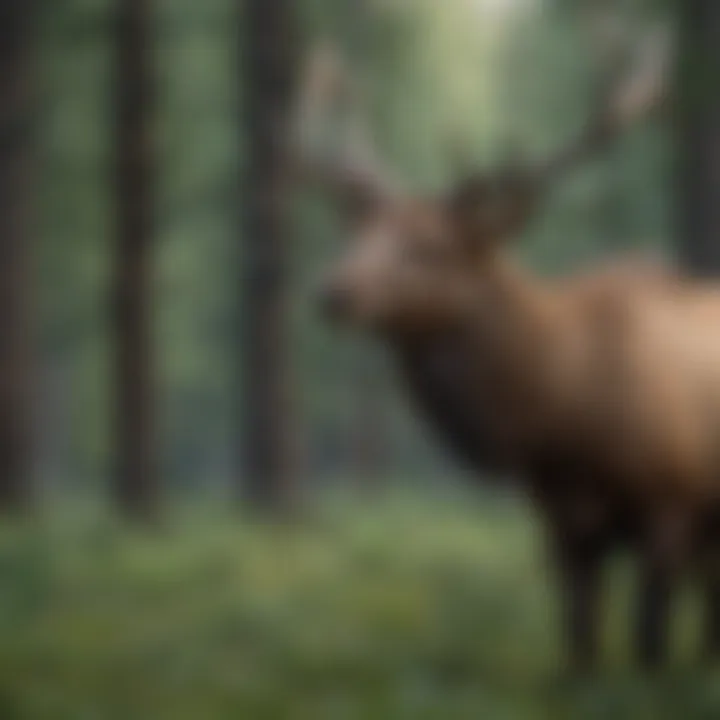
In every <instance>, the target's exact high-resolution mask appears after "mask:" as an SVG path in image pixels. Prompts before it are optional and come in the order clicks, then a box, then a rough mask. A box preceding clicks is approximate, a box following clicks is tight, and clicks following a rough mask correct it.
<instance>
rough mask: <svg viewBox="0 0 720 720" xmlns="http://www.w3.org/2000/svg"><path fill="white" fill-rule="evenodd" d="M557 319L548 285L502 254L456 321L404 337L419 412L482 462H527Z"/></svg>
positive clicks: (544, 399)
mask: <svg viewBox="0 0 720 720" xmlns="http://www.w3.org/2000/svg"><path fill="white" fill-rule="evenodd" d="M553 320H554V318H553V303H552V301H551V295H550V293H549V291H548V290H547V289H546V287H545V285H544V284H543V283H542V282H541V281H540V280H538V279H534V278H532V276H530V275H527V274H526V273H524V272H523V271H522V269H521V268H520V267H519V266H518V265H516V264H514V263H513V262H512V261H510V260H509V259H502V260H498V266H497V268H496V271H495V272H494V273H493V274H492V277H491V278H483V280H482V282H479V283H478V292H477V298H476V300H475V302H474V303H469V304H468V307H467V308H466V309H465V311H464V312H463V315H462V317H460V318H458V322H457V323H455V324H453V325H452V326H448V327H447V328H446V329H444V330H441V331H439V332H437V333H436V334H433V335H430V336H426V337H424V338H414V339H407V338H406V339H404V340H403V341H402V342H400V343H398V346H397V349H399V351H400V352H399V354H400V359H401V365H402V368H403V371H404V374H405V376H406V379H407V380H408V383H409V388H410V391H411V393H412V395H413V396H414V398H415V401H416V404H417V405H418V407H419V409H420V411H421V412H422V413H423V414H424V415H426V416H427V417H428V418H429V420H430V421H431V424H432V425H433V426H434V427H435V429H436V430H437V431H439V432H440V434H441V435H443V436H444V437H445V439H446V440H447V441H449V444H450V445H451V446H452V447H453V448H454V449H455V450H456V451H458V452H460V454H461V455H463V456H464V457H465V458H466V459H467V460H469V461H470V462H471V464H472V465H473V466H475V468H476V469H488V470H496V469H499V468H500V467H503V466H505V467H507V466H509V465H517V464H522V457H523V455H524V454H525V453H527V452H528V448H529V446H530V445H531V444H532V443H533V442H535V441H536V440H537V438H538V435H539V433H541V432H542V431H543V425H544V424H545V423H546V422H547V409H548V408H549V407H550V405H549V402H548V401H549V399H550V397H549V396H550V395H551V393H552V389H551V388H550V386H549V377H550V375H551V373H550V372H549V370H550V368H551V367H552V365H553V357H554V354H555V353H556V351H557V347H556V343H555V334H556V332H555V323H554V321H553Z"/></svg>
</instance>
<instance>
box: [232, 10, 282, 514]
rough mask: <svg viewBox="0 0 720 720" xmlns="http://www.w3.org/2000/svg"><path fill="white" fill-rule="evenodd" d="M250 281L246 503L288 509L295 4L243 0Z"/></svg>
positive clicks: (246, 290) (245, 286)
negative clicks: (290, 154) (290, 146)
mask: <svg viewBox="0 0 720 720" xmlns="http://www.w3.org/2000/svg"><path fill="white" fill-rule="evenodd" d="M242 4H243V5H244V8H245V16H244V37H243V38H242V44H241V47H242V48H243V49H244V56H243V58H242V69H243V72H244V75H245V106H244V118H245V127H244V131H245V143H244V145H245V147H246V158H245V159H246V163H247V165H246V174H245V183H244V186H243V198H244V200H245V203H246V206H245V212H246V216H245V225H244V233H243V246H244V251H245V252H244V258H243V269H244V282H243V283H242V293H243V294H242V298H241V308H242V311H243V320H244V321H243V335H242V338H241V345H240V353H241V356H242V357H241V360H242V362H241V366H242V367H243V369H244V383H243V393H242V395H243V397H242V401H243V412H242V415H243V417H242V434H243V442H242V455H243V457H242V468H241V473H240V474H241V476H242V478H243V488H244V491H245V492H244V494H245V496H246V498H247V500H248V502H249V503H250V504H251V505H252V506H253V507H254V508H256V509H259V510H262V511H270V512H274V511H278V510H282V509H287V508H288V506H289V505H290V504H291V503H292V499H293V498H292V495H293V489H294V488H293V475H294V465H295V448H294V447H293V445H294V443H295V436H294V429H295V426H294V425H295V424H294V413H293V409H292V407H291V405H292V403H291V400H290V385H291V363H290V348H289V312H288V274H289V267H288V255H289V253H288V246H287V243H288V218H287V213H288V209H289V208H288V188H287V183H288V180H289V176H288V167H287V161H288V158H287V155H286V143H287V140H288V132H289V127H288V126H287V122H288V119H289V114H290V107H291V101H292V90H293V69H294V66H295V62H294V61H295V57H294V50H295V37H294V31H295V18H294V7H295V3H293V2H292V0H246V1H245V2H244V3H242Z"/></svg>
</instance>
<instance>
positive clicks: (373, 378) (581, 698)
mask: <svg viewBox="0 0 720 720" xmlns="http://www.w3.org/2000/svg"><path fill="white" fill-rule="evenodd" d="M598 10H600V11H601V14H602V16H603V17H604V18H610V19H611V21H612V22H613V23H615V25H616V26H617V27H618V28H619V32H620V33H621V34H622V35H623V37H625V38H629V40H630V41H632V39H633V38H635V37H640V36H641V35H642V33H643V32H644V30H645V29H646V28H647V27H649V26H651V25H653V24H657V23H660V24H662V25H664V26H667V27H668V28H669V29H670V30H671V31H673V32H675V31H677V32H676V35H677V37H678V42H677V46H678V47H679V50H680V53H679V58H680V62H679V65H678V73H677V74H678V77H679V78H680V80H679V82H678V88H679V89H682V90H683V91H684V89H686V88H691V89H692V92H680V93H678V95H679V96H680V100H681V102H680V105H681V106H682V107H683V108H685V107H687V109H688V111H687V112H685V111H683V112H680V113H677V115H678V118H679V119H678V122H669V121H670V120H671V119H673V117H674V115H672V114H670V113H669V114H668V116H667V117H665V118H663V121H662V122H652V123H646V124H643V125H642V126H639V127H637V128H635V129H633V130H632V131H631V132H628V133H627V134H626V135H625V136H623V137H622V138H621V139H620V141H619V142H617V143H615V144H614V145H613V146H612V147H611V148H609V149H608V150H607V151H605V152H603V153H602V155H601V156H600V157H599V158H598V159H597V160H595V161H594V162H593V163H589V164H588V165H587V166H586V167H584V168H583V169H582V170H580V171H579V172H577V173H574V174H573V176H572V178H571V179H570V180H569V181H568V182H566V183H564V184H563V185H562V187H561V188H559V191H558V192H557V193H555V194H554V195H553V197H552V198H551V200H550V201H549V202H548V203H547V205H546V207H545V208H544V210H543V212H542V213H541V214H540V217H539V219H538V222H536V223H534V224H533V226H532V227H531V228H530V230H529V231H528V232H527V233H526V235H525V236H524V238H523V240H522V243H520V244H519V245H518V248H517V250H518V252H519V253H521V254H522V256H523V257H524V258H525V260H526V261H527V263H528V264H529V265H531V266H532V267H533V268H535V269H537V270H538V271H539V272H542V273H552V272H558V271H567V270H572V269H574V268H578V267H584V266H588V265H592V264H593V263H594V262H596V261H597V260H598V259H599V258H601V257H603V256H606V255H609V254H613V253H618V252H621V251H637V250H641V251H648V252H649V253H651V254H654V255H669V256H675V257H677V258H679V259H680V261H682V262H685V263H686V264H688V265H689V266H690V267H691V268H692V269H694V270H697V271H701V272H705V273H712V272H713V271H715V270H717V271H720V243H718V242H716V241H713V238H715V237H716V236H717V233H718V232H720V213H719V212H718V210H717V209H716V208H718V207H720V175H718V173H719V172H720V159H719V158H718V156H717V147H718V143H720V111H719V110H718V108H720V76H719V74H718V73H719V72H720V4H718V3H717V0H684V1H683V2H682V3H681V2H677V3H670V2H663V1H662V0H644V1H643V0H637V1H633V0H617V1H616V0H605V1H604V2H600V3H598V2H583V1H580V0H577V1H575V2H571V1H570V0H443V2H438V1H437V0H332V1H331V0H202V2H198V1H197V0H46V1H44V2H43V1H41V0H7V1H6V2H3V3H2V5H0V510H2V511H3V512H4V514H5V515H6V517H7V520H5V521H4V522H3V524H2V525H1V526H0V630H1V631H2V635H1V637H2V640H0V718H2V719H3V720H14V719H15V718H18V719H23V720H24V719H26V718H52V719H53V720H65V719H67V720H70V719H71V718H72V719H73V720H74V719H78V720H80V719H81V718H82V719H85V718H87V719H89V718H101V719H103V720H104V719H105V718H139V719H140V720H144V719H145V718H148V719H149V718H153V719H161V718H172V719H173V720H181V719H183V718H192V719H198V720H199V719H201V718H202V719H204V718H213V719H214V718H247V719H248V720H260V719H262V718H290V719H293V720H294V719H295V718H308V719H312V720H315V719H320V718H328V719H330V718H332V719H333V720H335V719H336V718H337V719H341V718H343V719H344V718H443V719H446V718H471V717H472V718H476V717H487V718H493V719H494V718H555V717H557V718H575V717H578V718H580V717H582V718H586V717H598V718H599V717H607V716H608V715H609V714H610V713H612V714H614V715H615V716H616V717H628V718H630V717H632V718H640V717H648V718H650V717H653V718H656V717H668V718H677V717H681V716H684V717H715V716H716V714H717V713H718V712H720V691H719V690H718V689H717V686H716V684H714V683H713V682H712V680H711V679H710V680H709V679H708V678H707V677H700V676H698V675H696V674H695V673H693V672H690V670H689V668H690V660H689V659H688V658H689V657H690V652H689V651H688V650H687V648H691V647H692V643H693V637H694V635H693V633H694V632H695V630H694V628H695V618H696V614H697V613H696V612H695V611H694V604H693V603H694V600H693V597H692V596H691V595H689V596H688V598H687V601H686V602H685V603H684V605H683V609H682V612H681V613H680V615H681V621H680V622H679V625H680V631H679V632H678V637H677V638H676V640H677V653H676V656H677V658H676V662H675V665H676V666H677V667H676V671H674V672H673V673H672V675H671V677H669V678H667V679H666V680H667V682H666V684H665V686H664V687H662V688H659V687H656V686H648V685H646V684H644V683H641V682H639V681H637V680H633V675H632V672H631V671H630V670H629V668H630V661H629V654H628V651H627V648H626V646H625V639H624V638H625V634H626V633H625V626H626V624H627V623H626V620H625V613H624V611H623V609H622V608H623V600H622V598H625V596H626V594H627V586H628V583H627V580H626V577H625V573H624V568H623V567H622V566H619V567H618V568H617V572H616V573H615V575H616V582H615V583H614V587H615V588H616V592H615V593H614V595H613V603H611V607H610V609H609V611H608V618H609V622H608V637H607V642H606V645H607V648H606V656H607V657H606V661H607V662H606V665H607V676H603V677H602V678H601V679H598V680H597V681H595V682H593V683H592V684H590V685H588V686H586V687H585V686H584V687H583V688H582V689H577V688H576V689H567V688H565V689H561V688H560V687H559V686H558V685H557V684H556V683H553V677H555V675H556V674H557V670H558V668H559V647H557V646H558V645H559V638H558V632H557V627H556V625H557V619H556V617H555V609H554V604H555V603H554V596H553V594H552V592H551V591H550V590H549V589H548V578H546V573H545V566H544V562H543V554H542V547H541V545H540V543H539V535H538V533H537V531H536V528H535V527H534V524H533V517H532V512H531V511H530V510H529V509H528V508H527V507H526V506H525V503H524V501H523V499H522V497H521V496H517V495H516V494H515V493H514V492H513V491H512V489H510V488H503V486H502V485H500V486H498V485H497V484H488V485H487V486H485V485H484V484H479V485H478V484H477V483H476V484H474V485H472V484H470V483H467V478H466V477H463V475H462V471H461V470H460V469H458V468H457V467H456V465H455V464H454V462H453V461H452V458H450V457H448V456H447V455H446V454H445V453H444V452H443V451H442V449H441V448H439V447H438V446H437V444H436V443H435V440H434V438H433V437H432V435H430V434H429V433H428V432H427V430H426V429H425V428H424V426H423V425H422V424H421V423H420V422H419V421H418V419H416V418H414V417H413V416H412V415H411V413H410V412H409V410H408V408H407V406H406V403H405V402H404V398H403V396H402V393H401V392H400V387H399V383H398V382H396V379H395V377H394V374H393V368H392V367H391V365H390V363H389V362H388V359H387V358H386V357H384V355H383V353H382V352H381V350H380V349H379V348H376V347H373V346H372V344H371V343H369V342H367V341H365V340H363V339H356V338H353V337H349V336H340V335H338V334H334V333H332V332H330V331H329V330H328V329H327V328H326V327H324V326H323V324H322V323H321V322H320V321H319V320H318V318H317V317H316V312H315V308H314V306H313V303H312V290H313V287H314V283H315V281H316V279H317V276H318V273H319V272H320V271H321V269H322V268H323V267H324V265H325V264H326V263H327V262H328V261H329V260H330V259H331V258H332V257H334V255H335V253H336V252H337V251H338V237H339V234H340V233H339V226H338V222H337V219H336V218H335V217H334V216H333V213H332V212H331V209H330V208H328V207H327V203H325V202H324V201H323V198H322V197H320V196H315V195H314V194H310V195H308V194H307V193H302V194H298V193H296V192H294V189H293V188H292V187H291V186H290V183H289V182H288V177H287V175H288V173H287V167H286V165H285V163H284V159H285V158H284V152H283V149H284V145H283V143H282V142H280V141H279V140H278V137H280V136H282V134H283V133H278V132H275V130H277V129H278V128H279V129H281V130H285V131H288V130H289V126H287V123H288V120H289V119H290V118H291V117H292V109H293V97H294V93H295V88H296V86H297V82H298V78H299V74H300V72H301V69H302V66H303V58H304V57H305V56H306V54H307V52H308V51H309V49H310V48H312V47H313V45H314V44H315V43H317V42H318V41H319V40H323V41H327V40H330V41H331V42H332V43H334V45H335V46H336V47H337V48H338V50H339V51H340V52H342V54H343V55H344V56H345V57H346V58H347V61H348V65H349V67H350V68H351V69H352V73H353V76H354V77H356V78H357V80H358V82H359V83H360V84H361V86H362V88H363V91H364V100H365V110H366V111H367V114H368V116H369V118H370V122H371V126H372V129H373V133H374V135H375V137H376V139H377V143H378V145H379V147H380V148H381V152H382V155H383V157H384V158H385V159H386V160H387V162H388V164H391V165H392V166H393V167H394V168H396V169H397V171H398V173H399V174H400V175H401V176H402V177H404V178H408V179H409V182H410V183H411V185H412V187H413V188H414V189H416V190H418V191H420V192H428V191H437V190H441V189H442V188H444V187H446V186H447V185H448V183H449V182H451V181H452V180H453V179H454V178H455V177H456V176H457V173H458V171H459V168H458V152H457V149H458V147H461V148H462V157H461V164H464V165H465V166H466V167H485V166H490V165H492V164H493V163H496V162H498V161H500V160H502V159H504V158H507V157H508V155H510V154H512V153H517V152H520V153H521V154H522V153H526V154H527V155H528V156H529V157H533V156H536V155H541V154H542V153H543V152H546V151H548V150H550V149H553V148H556V147H558V146H560V145H562V144H563V143H564V142H567V141H568V139H569V138H570V137H572V136H573V135H574V134H576V133H577V132H578V130H579V129H580V128H582V126H583V122H584V121H585V120H586V118H587V113H588V110H589V108H590V107H591V106H592V98H593V96H594V93H595V92H596V91H597V85H598V82H599V80H600V77H601V74H602V67H601V63H599V62H598V49H597V46H596V44H595V43H596V40H597V36H598V33H597V32H596V31H597V23H596V20H597V17H599V16H597V15H596V13H597V12H598ZM697 88H703V92H700V93H697V92H695V91H696V90H697ZM686 95H687V96H688V97H695V96H696V95H700V96H702V97H703V98H706V99H707V102H699V103H693V102H690V101H688V100H687V98H686V97H685V96H686ZM673 158H674V159H675V160H677V159H678V158H679V162H673ZM616 596H617V598H619V599H617V598H616ZM615 605H617V606H618V607H619V608H620V610H616V609H615Z"/></svg>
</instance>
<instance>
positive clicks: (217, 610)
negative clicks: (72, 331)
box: [0, 500, 720, 720]
mask: <svg viewBox="0 0 720 720" xmlns="http://www.w3.org/2000/svg"><path fill="white" fill-rule="evenodd" d="M94 518H95V519H93V517H87V516H84V515H83V514H79V513H77V512H73V513H71V514H69V515H66V514H64V513H57V514H55V515H54V516H53V517H52V518H51V520H50V521H47V522H46V523H45V524H44V525H42V526H41V527H33V528H30V527H24V528H17V527H16V528H9V527H6V528H4V529H3V530H2V531H0V638H1V639H0V718H2V720H36V719H43V720H44V719H46V718H47V719H48V720H115V719H117V720H128V719H132V720H225V719H226V718H227V719H230V718H232V719H236V718H237V719H241V720H244V719H247V720H265V719H268V720H270V719H274V718H278V719H286V718H287V719H289V720H324V719H326V718H327V720H345V719H347V720H354V719H356V718H357V719H360V718H363V719H364V718H368V719H370V718H372V719H376V718H377V719H379V720H382V719H383V718H388V719H393V720H394V719H404V718H412V719H413V720H416V719H417V720H425V719H427V720H431V719H433V720H434V719H437V720H455V719H460V718H488V719H489V720H496V719H497V720H503V719H505V718H507V719H508V720H516V719H517V720H523V719H525V718H527V719H535V718H543V719H545V718H547V719H550V718H568V719H570V718H572V719H574V718H582V719H583V720H584V719H585V718H590V719H592V718H607V717H612V718H613V719H614V720H620V719H621V718H628V719H629V718H633V720H635V719H636V718H637V719H642V718H648V719H651V718H652V719H655V718H673V719H675V718H680V719H682V720H693V719H694V718H716V717H719V716H720V685H718V684H717V682H716V681H717V680H718V679H719V678H720V676H718V675H714V674H712V673H711V672H710V671H707V670H705V671H702V672H700V671H697V670H695V669H693V665H692V663H691V661H690V657H691V656H690V650H689V648H690V645H691V636H692V634H693V632H692V629H693V619H694V617H695V613H694V612H693V611H692V607H691V602H688V603H685V606H686V607H685V609H684V610H683V613H682V616H683V617H682V621H681V623H680V625H681V630H680V632H679V635H680V637H679V638H678V644H679V646H680V647H679V650H678V658H677V660H676V662H675V664H674V666H673V668H672V669H671V670H669V671H667V672H665V673H664V674H663V675H662V676H659V677H656V678H643V677H641V676H639V675H636V674H635V673H634V672H633V671H632V670H631V665H630V662H629V660H628V657H627V655H628V654H627V652H626V644H627V643H626V638H625V635H626V632H627V628H626V623H625V622H624V615H625V607H624V605H625V603H626V602H627V599H628V598H627V594H628V590H629V587H628V583H627V582H626V581H625V579H624V573H623V572H622V571H619V572H618V573H616V577H615V578H614V582H613V601H612V602H611V603H610V608H609V611H608V614H609V618H608V626H609V628H608V632H607V638H606V639H607V642H606V647H605V652H604V665H605V668H604V670H603V672H602V673H601V674H600V675H599V676H598V677H597V678H596V679H594V680H592V681H585V682H583V683H579V684H571V683H569V682H567V681H563V680H562V673H561V665H560V657H559V647H558V645H559V643H558V637H557V627H556V618H555V607H554V606H555V602H554V597H553V594H552V592H551V588H550V584H549V582H548V578H547V576H546V572H545V565H544V563H543V559H542V552H541V550H542V549H541V547H540V543H539V542H538V535H537V533H536V532H535V530H534V528H533V524H532V522H531V521H530V520H529V518H528V516H527V513H525V512H524V511H523V510H522V509H520V508H517V507H516V506H513V505H511V504H510V503H508V502H505V501H497V500H494V501H491V502H490V501H489V502H487V503H482V502H478V503H476V504H474V505H473V504H469V505H468V504H465V505H464V506H462V507H459V506H458V505H457V504H453V503H435V502H430V501H426V502H407V500H402V501H397V502H393V501H388V502H386V503H383V504H382V506H381V507H377V508H373V509H371V508H368V507H365V508H364V509H362V510H360V509H354V510H353V509H348V508H347V507H344V508H343V507H335V508H334V509H333V510H332V511H327V512H326V513H324V514H323V516H322V518H320V519H317V520H314V521H311V522H308V523H306V524H304V525H303V526H302V527H289V526H283V527H268V526H260V525H253V524H251V523H240V522H237V521H233V520H232V519H231V518H229V517H227V516H222V515H220V514H218V513H215V514H213V513H208V512H203V511H199V510H198V511H195V512H193V513H190V514H182V515H178V517H177V520H176V522H175V524H174V525H173V526H171V527H168V528H166V529H165V530H164V531H163V532H161V533H157V534H156V535H146V534H142V533H137V532H130V531H127V530H122V529H120V528H118V527H116V526H113V525H112V524H111V523H109V522H105V521H101V520H98V519H97V516H94Z"/></svg>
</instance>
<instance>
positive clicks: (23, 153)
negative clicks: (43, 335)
mask: <svg viewBox="0 0 720 720" xmlns="http://www.w3.org/2000/svg"><path fill="white" fill-rule="evenodd" d="M32 5H33V3H32V2H31V0H5V2H3V3H2V4H1V5H0V512H13V511H17V510H22V509H24V508H27V506H28V505H29V504H30V501H31V498H32V488H31V479H30V476H31V470H32V468H31V465H32V459H33V458H32V440H31V435H32V433H31V425H32V421H31V406H32V403H31V386H32V379H31V376H32V373H31V365H32V352H31V330H30V307H29V306H30V284H31V283H30V276H31V272H30V247H29V246H30V241H31V228H30V223H31V217H32V216H31V209H30V169H31V167H30V166H31V152H32V122H33V118H32V117H31V113H32V107H31V105H32V91H31V85H32V81H31V74H32V73H31V59H30V50H31V42H30V41H31V30H32V19H33V18H32V15H33V12H32Z"/></svg>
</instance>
